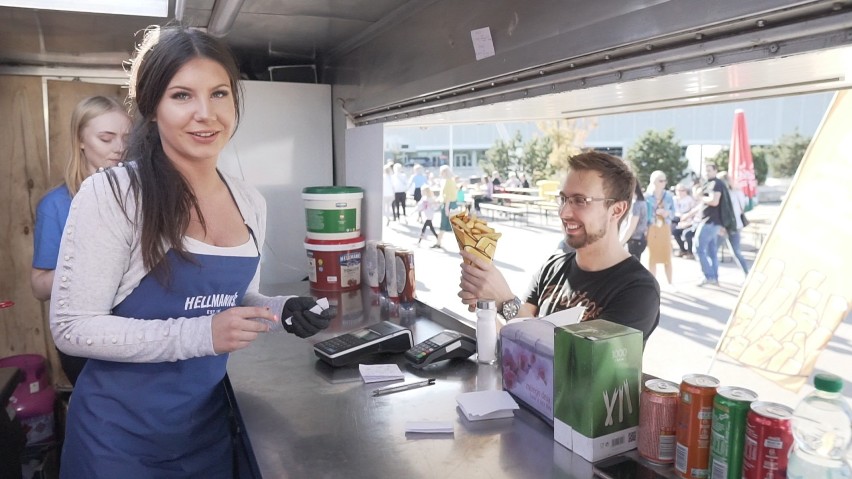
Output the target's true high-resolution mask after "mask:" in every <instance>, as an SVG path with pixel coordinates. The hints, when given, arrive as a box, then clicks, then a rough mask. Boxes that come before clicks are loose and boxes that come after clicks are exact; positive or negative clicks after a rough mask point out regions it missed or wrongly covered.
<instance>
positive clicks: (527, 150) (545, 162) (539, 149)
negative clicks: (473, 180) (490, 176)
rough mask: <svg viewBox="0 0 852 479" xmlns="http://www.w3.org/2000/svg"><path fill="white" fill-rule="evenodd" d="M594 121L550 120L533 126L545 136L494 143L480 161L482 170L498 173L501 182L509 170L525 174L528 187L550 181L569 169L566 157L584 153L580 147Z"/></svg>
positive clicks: (518, 132)
mask: <svg viewBox="0 0 852 479" xmlns="http://www.w3.org/2000/svg"><path fill="white" fill-rule="evenodd" d="M596 124H597V120H596V119H595V118H592V119H581V120H573V119H572V120H553V121H542V122H538V123H536V126H538V129H539V130H540V131H541V132H542V133H543V134H544V136H535V137H534V138H531V139H530V140H527V141H524V137H523V135H522V134H521V132H520V131H516V132H515V136H513V137H512V139H510V140H508V141H504V140H497V141H496V142H495V143H494V146H492V147H491V148H490V149H489V150H488V151H487V152H486V153H485V159H484V160H480V165H481V166H482V168H483V170H485V171H486V172H488V173H492V172H494V171H497V172H499V173H500V176H502V177H503V178H504V179H505V178H507V177H508V175H509V172H510V171H515V172H517V173H518V174H521V173H523V174H525V175H526V176H527V179H528V180H529V181H530V184H533V185H534V184H535V182H536V181H537V180H544V179H553V178H555V177H556V176H557V175H558V173H561V172H563V171H565V170H566V169H567V167H568V158H569V157H571V156H573V155H576V154H578V153H580V152H581V151H583V149H582V146H583V143H584V142H585V140H586V137H588V136H589V132H590V131H591V130H592V129H593V128H594V127H595V125H596Z"/></svg>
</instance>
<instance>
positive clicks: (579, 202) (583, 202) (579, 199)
mask: <svg viewBox="0 0 852 479" xmlns="http://www.w3.org/2000/svg"><path fill="white" fill-rule="evenodd" d="M592 201H615V199H614V198H592V197H591V196H565V195H563V194H561V193H560V194H559V196H557V197H556V203H557V204H558V205H559V209H562V208H563V207H565V205H566V204H568V205H571V208H572V209H578V208H585V207H587V206H589V203H591V202H592Z"/></svg>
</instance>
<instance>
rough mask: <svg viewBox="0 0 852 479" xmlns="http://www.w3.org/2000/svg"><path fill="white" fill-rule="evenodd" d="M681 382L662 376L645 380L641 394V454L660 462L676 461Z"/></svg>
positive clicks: (669, 462)
mask: <svg viewBox="0 0 852 479" xmlns="http://www.w3.org/2000/svg"><path fill="white" fill-rule="evenodd" d="M677 403H678V385H677V384H675V383H673V382H671V381H666V380H663V379H650V380H648V381H645V385H644V386H643V387H642V394H641V395H640V396H639V443H638V446H637V447H638V449H639V454H641V455H642V457H644V458H645V459H647V460H649V461H651V462H655V463H658V464H671V463H672V462H674V451H675V433H676V431H677Z"/></svg>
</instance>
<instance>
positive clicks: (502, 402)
mask: <svg viewBox="0 0 852 479" xmlns="http://www.w3.org/2000/svg"><path fill="white" fill-rule="evenodd" d="M456 402H457V403H458V405H459V409H461V412H462V413H463V414H464V415H465V417H466V418H467V419H468V420H469V421H481V420H484V419H500V418H507V417H514V415H515V409H519V408H518V403H516V402H515V400H514V399H512V396H510V395H509V393H507V392H506V391H474V392H469V393H463V394H459V395H458V396H457V397H456Z"/></svg>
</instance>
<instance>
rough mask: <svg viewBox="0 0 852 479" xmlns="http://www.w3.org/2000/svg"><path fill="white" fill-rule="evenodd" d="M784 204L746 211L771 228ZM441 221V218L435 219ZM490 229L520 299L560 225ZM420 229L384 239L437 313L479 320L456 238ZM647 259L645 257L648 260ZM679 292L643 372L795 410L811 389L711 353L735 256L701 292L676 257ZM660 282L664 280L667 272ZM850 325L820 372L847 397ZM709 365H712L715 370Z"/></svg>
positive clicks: (692, 269)
mask: <svg viewBox="0 0 852 479" xmlns="http://www.w3.org/2000/svg"><path fill="white" fill-rule="evenodd" d="M779 206H780V205H779V204H778V203H775V204H764V205H759V206H758V207H756V208H755V209H754V210H752V211H751V212H750V213H749V218H750V219H751V220H752V221H753V222H754V221H758V222H762V221H765V222H766V223H767V224H771V222H772V221H773V220H774V218H775V216H776V215H777V214H778V211H779V209H780V208H779ZM436 219H437V216H436ZM489 224H490V225H492V226H494V227H495V228H497V230H498V231H500V232H501V233H503V237H502V238H501V239H500V242H499V245H498V246H497V253H496V255H495V259H496V261H495V263H496V264H497V266H498V267H499V268H500V269H501V271H502V272H503V273H504V275H505V276H506V278H507V280H508V281H509V284H510V285H511V286H512V288H513V290H514V291H515V292H516V293H517V294H518V296H521V295H522V293H523V292H524V290H525V289H526V286H527V283H528V282H529V281H530V278H531V277H532V274H533V273H534V272H535V270H536V269H537V268H538V267H539V266H540V265H541V264H542V262H543V261H544V260H545V259H546V258H547V257H548V256H549V255H550V254H551V253H552V252H553V251H554V250H555V249H556V246H557V244H558V242H559V241H560V239H561V238H562V232H561V224H560V223H559V222H558V220H556V219H554V218H552V217H551V218H550V221H549V224H548V222H546V221H545V220H544V218H542V217H539V216H538V215H535V214H533V215H532V216H531V217H530V218H529V224H525V223H524V222H523V221H520V222H518V223H516V224H514V225H513V224H512V221H511V220H509V219H500V218H498V219H496V220H494V221H490V220H489ZM420 228H421V224H420V223H419V222H417V220H416V219H412V218H409V219H408V223H407V224H406V223H404V222H402V223H395V222H392V223H391V224H390V225H389V226H386V227H385V228H384V231H383V235H382V238H383V240H384V241H388V242H390V243H393V244H395V245H398V246H400V247H407V248H411V249H413V250H414V251H415V262H416V275H417V294H418V298H420V299H421V300H422V301H424V302H426V303H428V304H429V305H431V306H433V307H437V308H438V309H442V308H443V309H444V310H446V311H449V312H451V313H452V314H455V315H456V316H460V317H462V318H464V319H466V320H469V321H474V320H475V318H474V315H473V313H469V312H467V309H466V307H465V306H464V305H462V304H461V302H460V300H459V299H458V297H457V296H456V294H457V293H458V284H459V275H460V270H459V264H460V263H461V260H460V256H459V255H458V247H457V246H456V242H455V239H454V238H453V237H452V236H451V234H449V233H448V234H447V236H445V237H444V241H443V244H442V245H443V246H444V248H443V249H432V248H430V246H431V245H432V244H433V242H434V241H433V240H434V237H432V236H431V233H428V231H427V233H428V236H427V239H426V240H424V241H423V242H422V243H421V244H420V245H418V244H417V239H418V237H419V233H420ZM757 242H759V240H758V238H756V237H754V236H753V235H750V234H746V235H744V238H743V243H744V244H743V252H744V254H745V256H746V259H747V260H748V261H749V263H751V262H752V261H753V260H754V258H755V256H756V253H757V249H756V248H755V243H757ZM644 259H645V258H643V260H644ZM673 269H674V278H673V283H674V287H673V288H669V287H666V286H664V287H663V288H662V297H661V301H660V303H661V304H660V307H661V317H660V325H659V327H658V328H657V329H656V331H655V332H654V334H653V335H652V336H651V338H650V339H649V340H648V343H647V345H646V348H645V354H644V360H643V362H644V364H643V369H644V371H645V372H646V373H649V374H653V375H656V376H659V377H662V378H665V379H669V380H672V381H679V380H680V378H681V377H682V376H683V375H685V374H689V373H707V372H709V373H711V374H714V375H715V376H717V377H718V378H719V379H720V380H721V381H722V383H723V385H736V386H744V387H749V388H752V389H754V390H756V391H757V392H758V393H759V394H760V395H761V398H762V399H764V400H770V401H776V402H781V403H785V404H788V405H791V406H794V405H795V404H796V403H797V402H798V398H800V397H801V396H802V395H804V394H805V392H807V391H809V390H810V389H809V388H803V389H802V391H800V392H799V393H798V394H795V393H790V392H788V391H786V390H783V389H781V388H780V387H778V386H776V385H774V384H773V383H771V382H769V381H766V380H764V379H763V378H762V377H760V376H758V375H757V374H755V373H753V372H751V371H750V370H748V369H747V368H743V367H741V366H739V365H737V364H731V363H727V362H723V361H719V360H717V361H715V362H714V361H712V358H713V353H714V349H715V347H716V344H717V342H718V340H719V338H720V336H721V335H722V332H723V330H724V328H725V325H726V324H727V321H728V318H729V316H730V313H731V310H732V309H733V307H734V306H735V305H736V303H737V299H738V297H739V293H740V289H741V287H742V285H743V284H744V282H745V279H746V278H745V275H744V274H743V272H742V270H741V269H740V268H739V266H738V265H737V264H736V263H735V262H733V261H732V260H731V256H730V252H727V251H726V252H725V253H724V259H723V261H722V263H721V265H720V271H719V276H720V285H719V286H718V287H710V288H700V287H698V286H697V285H698V283H699V281H700V280H701V279H702V278H703V276H702V274H701V268H700V265H699V264H698V261H697V260H687V259H681V258H674V264H673ZM658 274H659V278H660V279H662V283H665V278H664V274H663V271H662V268H660V271H659V273H658ZM850 358H852V320H850V318H848V317H847V319H846V321H845V322H844V324H842V325H841V326H840V327H839V328H838V330H837V332H836V334H835V336H834V338H833V339H832V341H831V342H830V343H829V345H828V347H827V348H826V350H825V351H823V353H822V355H821V356H820V358H819V361H818V362H817V370H818V371H828V372H832V373H834V374H838V375H840V376H842V377H844V378H845V380H846V381H847V387H846V389H845V390H844V393H845V395H846V396H847V397H852V367H850V366H852V360H850ZM711 363H712V365H711Z"/></svg>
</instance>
